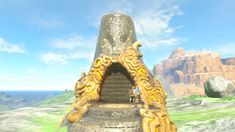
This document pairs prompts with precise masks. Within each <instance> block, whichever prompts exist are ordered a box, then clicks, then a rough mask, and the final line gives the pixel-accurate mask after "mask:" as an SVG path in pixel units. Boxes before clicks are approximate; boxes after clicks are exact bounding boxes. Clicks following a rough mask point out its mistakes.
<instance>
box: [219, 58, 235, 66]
mask: <svg viewBox="0 0 235 132" xmlns="http://www.w3.org/2000/svg"><path fill="white" fill-rule="evenodd" d="M221 62H222V63H223V64H224V65H235V57H232V58H226V59H221Z"/></svg>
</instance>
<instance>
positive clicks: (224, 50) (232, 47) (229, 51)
mask: <svg viewBox="0 0 235 132" xmlns="http://www.w3.org/2000/svg"><path fill="white" fill-rule="evenodd" d="M215 51H216V52H218V53H219V54H220V55H221V56H224V57H234V56H235V43H227V44H223V45H222V46H220V47H217V48H216V49H215Z"/></svg>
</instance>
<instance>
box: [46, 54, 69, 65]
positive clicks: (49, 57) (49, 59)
mask: <svg viewBox="0 0 235 132" xmlns="http://www.w3.org/2000/svg"><path fill="white" fill-rule="evenodd" d="M41 59H42V61H43V62H44V63H46V64H52V63H53V64H67V61H66V55H64V54H57V53H45V54H43V55H42V56H41Z"/></svg>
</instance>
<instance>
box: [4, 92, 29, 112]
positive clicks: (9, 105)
mask: <svg viewBox="0 0 235 132" xmlns="http://www.w3.org/2000/svg"><path fill="white" fill-rule="evenodd" d="M28 104H29V103H28V101H27V100H25V99H20V98H19V99H15V98H13V97H11V96H10V95H8V94H6V93H5V92H0V106H1V107H0V111H1V110H6V109H16V108H20V107H25V106H27V105H28Z"/></svg>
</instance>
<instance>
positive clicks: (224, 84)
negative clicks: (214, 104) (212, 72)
mask: <svg viewBox="0 0 235 132" xmlns="http://www.w3.org/2000/svg"><path fill="white" fill-rule="evenodd" d="M204 88H205V93H206V95H207V96H208V97H214V98H222V97H228V96H235V85H234V84H233V82H232V81H229V80H226V79H224V78H222V77H219V76H213V77H209V79H208V80H207V81H206V83H205V86H204Z"/></svg>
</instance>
